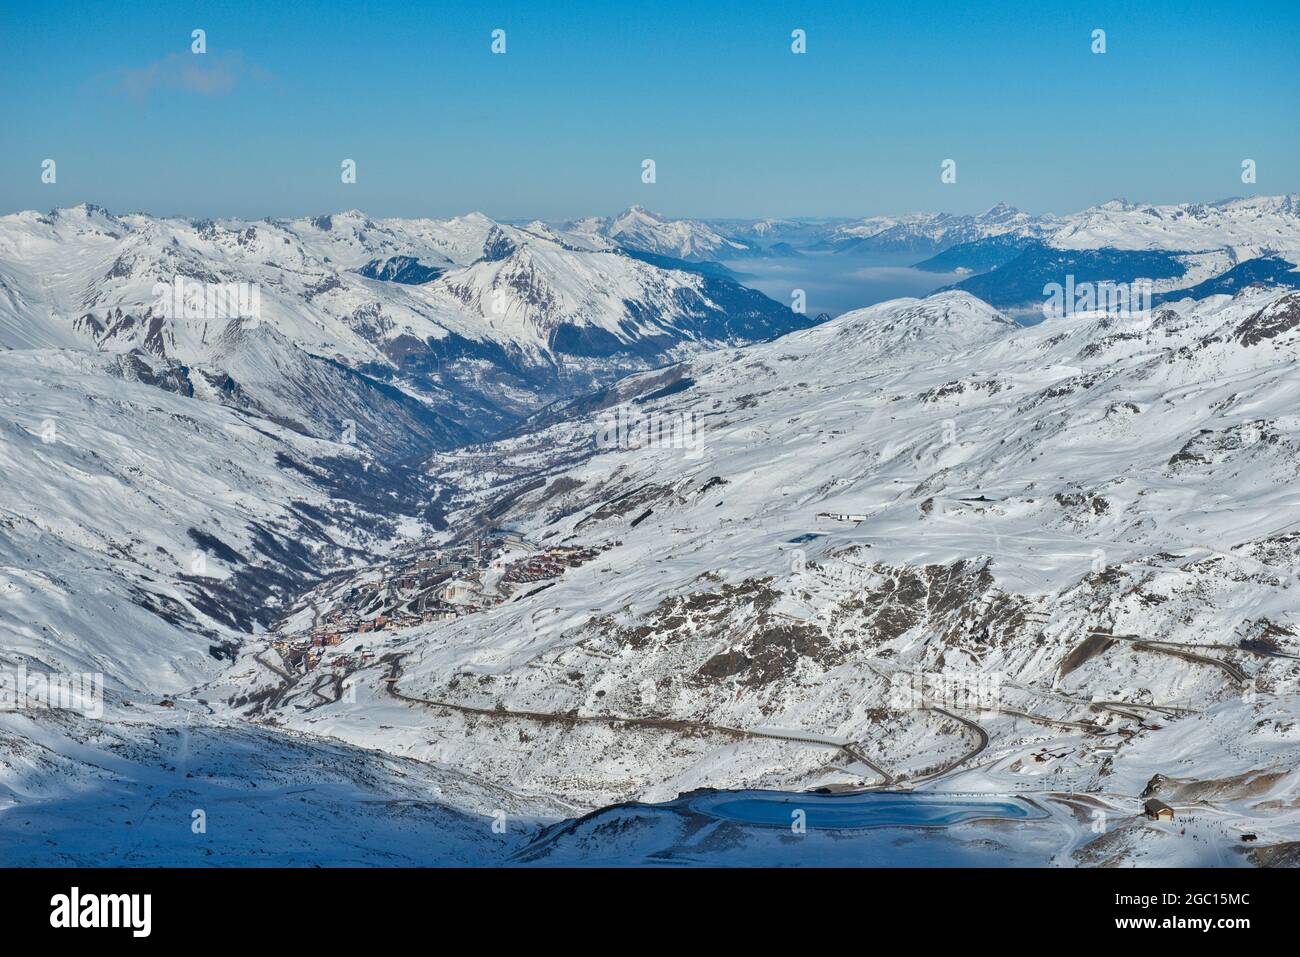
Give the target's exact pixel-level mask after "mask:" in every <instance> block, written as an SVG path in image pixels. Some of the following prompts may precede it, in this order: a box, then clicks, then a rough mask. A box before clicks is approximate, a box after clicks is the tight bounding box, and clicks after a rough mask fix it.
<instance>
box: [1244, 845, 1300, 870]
mask: <svg viewBox="0 0 1300 957" xmlns="http://www.w3.org/2000/svg"><path fill="white" fill-rule="evenodd" d="M1246 856H1247V857H1248V858H1250V862H1251V863H1252V864H1254V865H1255V866H1256V867H1300V841H1286V842H1284V843H1282V844H1268V845H1265V846H1264V847H1252V848H1251V849H1250V850H1249V851H1247V852H1246Z"/></svg>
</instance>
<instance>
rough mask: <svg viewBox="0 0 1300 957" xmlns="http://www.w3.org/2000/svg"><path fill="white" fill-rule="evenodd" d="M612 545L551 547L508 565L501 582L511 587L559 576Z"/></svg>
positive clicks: (583, 563)
mask: <svg viewBox="0 0 1300 957" xmlns="http://www.w3.org/2000/svg"><path fill="white" fill-rule="evenodd" d="M613 544H617V543H613ZM612 547H613V545H604V546H602V547H601V548H579V547H577V546H567V547H566V546H560V547H558V548H550V549H547V550H546V551H543V552H541V553H539V554H537V555H532V556H530V557H528V558H526V559H523V560H522V561H517V562H512V563H511V564H510V565H508V566H506V570H505V574H503V575H502V576H501V584H502V585H504V586H505V587H506V588H507V589H510V586H512V585H514V586H517V585H529V584H532V583H534V582H541V581H548V580H550V579H552V578H559V577H560V576H561V575H563V574H564V571H565V569H568V568H577V567H578V566H579V565H585V564H586V563H587V562H589V561H591V560H592V559H593V558H595V557H596V556H597V555H599V554H600V553H601V552H602V551H604V550H605V549H607V548H612Z"/></svg>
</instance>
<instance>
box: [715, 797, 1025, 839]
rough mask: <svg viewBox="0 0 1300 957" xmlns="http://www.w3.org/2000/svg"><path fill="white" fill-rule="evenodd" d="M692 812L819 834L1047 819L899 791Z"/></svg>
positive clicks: (720, 803) (1015, 804)
mask: <svg viewBox="0 0 1300 957" xmlns="http://www.w3.org/2000/svg"><path fill="white" fill-rule="evenodd" d="M689 807H690V809H691V810H693V811H697V812H699V813H701V814H707V815H708V816H710V817H715V818H720V819H722V820H726V821H734V822H736V823H739V824H758V825H764V826H770V827H790V826H791V824H792V822H794V821H795V820H797V815H798V814H799V812H801V811H802V812H803V815H804V816H803V821H804V823H805V824H806V825H807V826H808V827H809V828H815V829H829V830H835V829H855V828H867V827H948V826H950V825H953V824H961V823H964V822H966V821H983V820H1033V819H1041V818H1045V817H1046V816H1047V815H1046V814H1045V813H1044V812H1042V811H1040V810H1038V809H1037V808H1036V807H1034V806H1033V805H1032V804H1030V803H1029V802H1027V801H1024V800H1021V799H1019V798H1002V797H995V796H989V797H982V796H952V795H945V794H929V793H914V792H899V791H871V792H866V793H861V794H808V793H794V792H781V791H723V792H719V793H716V794H706V795H702V796H699V797H695V798H691V799H690V800H689Z"/></svg>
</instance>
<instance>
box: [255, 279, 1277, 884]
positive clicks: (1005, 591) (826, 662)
mask: <svg viewBox="0 0 1300 957" xmlns="http://www.w3.org/2000/svg"><path fill="white" fill-rule="evenodd" d="M1298 333H1300V297H1297V296H1295V295H1290V296H1279V295H1278V294H1277V293H1267V292H1263V291H1259V290H1248V291H1247V292H1245V293H1243V294H1241V295H1239V296H1238V297H1236V298H1234V299H1228V298H1227V297H1217V298H1214V299H1212V300H1206V301H1203V302H1201V303H1190V302H1188V303H1182V304H1179V305H1177V306H1174V307H1169V308H1165V309H1162V310H1161V311H1159V312H1158V314H1157V315H1156V316H1155V317H1154V318H1152V319H1150V320H1149V321H1146V322H1140V321H1139V322H1136V323H1134V322H1129V323H1124V322H1121V321H1118V320H1115V319H1113V318H1107V317H1104V316H1095V315H1094V316H1082V317H1075V318H1072V319H1069V320H1062V321H1059V322H1048V323H1043V324H1042V325H1040V326H1037V327H1034V328H1030V329H1025V328H1020V327H1018V326H1016V325H1015V324H1014V323H1011V322H1009V321H1007V320H1006V319H1005V318H1004V317H1003V316H1001V315H1000V314H999V313H997V312H996V311H995V310H992V309H991V308H989V307H987V306H986V305H984V304H983V303H981V302H979V301H978V300H975V299H974V298H972V297H969V296H966V295H964V294H961V293H946V294H941V295H936V296H933V297H931V298H929V299H926V300H919V301H918V300H902V301H898V302H894V303H886V304H882V305H880V306H876V307H873V308H871V309H867V310H861V311H858V312H855V313H849V314H846V315H845V316H842V317H840V318H838V319H836V320H834V321H832V322H830V323H827V324H825V325H823V326H820V327H818V328H815V329H811V330H807V331H805V332H801V333H797V334H794V335H792V336H788V337H786V338H784V339H782V340H779V341H777V342H774V343H770V344H765V345H760V346H755V347H751V348H749V349H744V350H737V351H726V352H722V353H718V354H716V355H712V356H706V357H702V358H700V359H697V360H694V361H692V362H691V363H689V364H688V365H687V366H685V367H684V368H683V369H682V370H681V371H680V373H679V374H678V377H677V379H676V382H677V383H678V384H679V386H680V384H681V383H685V385H684V386H682V387H678V388H674V389H669V388H665V386H664V381H665V380H664V377H663V376H662V375H657V376H642V377H640V378H639V379H633V380H629V381H627V382H625V383H622V384H621V385H620V389H619V391H618V394H617V395H616V396H613V397H611V400H610V401H611V402H621V403H622V409H623V411H624V412H625V413H626V414H628V415H630V416H632V415H650V414H652V413H654V414H660V415H662V416H665V417H667V418H666V419H665V420H662V421H671V420H673V418H674V417H680V416H694V421H695V422H696V424H697V426H698V429H699V433H698V434H699V435H701V436H702V443H700V444H699V445H696V446H692V447H687V448H681V447H670V446H662V445H660V446H656V445H650V446H642V447H639V448H625V449H618V450H610V449H606V448H602V447H600V446H599V445H598V443H597V441H596V437H597V436H598V435H600V434H601V433H602V432H607V431H608V419H607V418H605V419H604V420H602V417H608V416H609V415H611V414H616V413H617V409H616V408H614V407H610V408H606V409H603V410H590V409H589V410H588V411H587V417H586V418H583V419H580V420H574V421H569V422H562V423H557V424H555V425H552V426H550V427H549V428H547V429H546V430H544V431H543V432H540V433H536V434H530V435H525V436H520V437H518V438H516V439H511V440H509V441H506V442H502V443H498V444H496V445H492V446H484V447H478V448H475V449H468V450H464V451H460V452H454V453H448V454H443V455H440V456H438V457H436V459H435V462H434V464H433V468H434V470H435V471H436V472H437V474H438V475H439V476H440V478H441V479H443V480H445V481H448V482H451V483H453V484H454V485H456V486H457V487H458V488H459V489H460V490H461V491H460V493H459V497H458V498H457V500H456V501H455V502H454V503H453V512H452V513H451V516H450V518H451V522H452V527H453V531H454V530H455V529H457V528H461V529H470V528H473V527H475V526H476V525H477V527H480V528H481V527H482V523H483V522H484V521H490V522H491V523H494V524H504V525H509V526H513V527H515V528H517V529H519V531H520V533H521V534H522V535H524V536H525V537H526V538H527V539H530V540H532V541H535V542H538V543H540V544H541V545H543V546H546V545H548V544H565V545H587V546H608V550H606V551H605V552H603V553H602V555H601V556H600V558H598V559H597V560H595V561H592V562H589V563H587V564H584V565H582V566H581V567H579V568H574V569H570V570H568V571H567V572H565V573H564V574H563V576H561V577H560V578H558V579H557V580H556V581H554V582H553V583H552V584H551V586H550V587H548V588H546V589H545V590H542V591H539V592H538V593H536V594H535V595H530V596H526V597H520V598H519V599H517V600H512V601H507V602H505V603H504V604H500V605H497V606H496V607H492V608H488V609H486V610H484V611H481V612H477V613H474V614H470V615H466V616H463V617H461V618H458V619H456V620H455V621H449V622H443V623H438V624H435V625H426V626H421V627H417V628H413V629H409V630H405V631H401V632H397V633H393V634H389V635H383V636H381V637H380V638H379V641H380V650H381V651H383V652H384V653H392V654H398V655H401V656H402V657H401V658H400V667H399V671H398V677H399V680H400V687H401V692H402V694H403V695H406V696H407V699H408V700H393V699H392V698H391V697H390V696H389V694H388V691H387V689H386V686H385V683H384V682H383V678H384V677H385V676H387V675H391V674H393V672H392V670H391V668H392V666H391V663H388V664H384V665H382V666H380V665H376V666H375V667H374V668H373V669H371V670H370V671H367V672H363V673H362V674H363V676H364V680H363V682H362V683H363V685H364V686H365V690H364V692H363V693H362V694H361V695H359V698H358V703H356V704H348V703H338V704H335V705H332V706H330V705H323V706H322V707H321V708H320V709H319V710H318V711H317V712H315V713H313V716H312V719H311V721H312V725H313V726H316V727H321V726H326V727H328V728H329V729H330V733H331V734H334V735H337V736H340V737H343V738H344V739H346V740H358V741H360V740H364V741H367V742H370V743H372V744H377V745H379V746H381V747H386V748H388V747H392V748H399V749H401V750H402V752H403V753H411V754H416V755H420V756H422V757H425V758H428V759H432V760H439V761H446V762H450V763H453V764H455V765H456V766H458V767H464V768H468V769H472V770H473V771H475V773H479V774H482V775H484V776H485V777H488V778H489V779H491V780H496V781H498V782H499V783H508V784H509V786H511V787H515V788H522V789H525V790H537V791H545V792H548V793H555V794H560V795H563V796H564V797H565V798H566V799H568V800H572V801H577V802H580V803H583V804H586V805H588V806H598V805H600V804H603V803H609V802H612V801H615V800H623V799H628V798H638V799H649V800H663V799H667V798H671V797H673V796H674V795H676V794H677V793H679V792H681V791H685V790H689V789H690V788H694V787H700V786H713V787H783V788H792V787H794V788H801V787H810V786H815V785H833V784H862V783H873V782H874V783H877V784H878V783H881V782H882V780H884V775H882V774H881V773H880V772H879V771H878V770H877V769H883V770H884V772H885V774H887V775H888V776H889V778H890V779H892V780H894V781H895V782H903V783H911V784H913V785H915V786H926V782H927V781H929V780H930V778H931V777H932V776H933V775H934V774H936V773H939V772H944V771H945V769H948V770H947V774H946V777H945V778H944V781H945V783H946V784H947V785H948V786H955V787H958V788H961V787H966V788H969V789H972V790H978V791H993V792H998V793H1006V792H1017V791H1023V792H1027V793H1028V792H1033V793H1043V792H1045V791H1051V792H1058V791H1065V790H1078V791H1088V792H1090V793H1094V794H1096V795H1098V799H1099V800H1102V801H1103V804H1104V806H1105V807H1106V808H1107V809H1108V810H1107V811H1106V813H1107V814H1108V815H1109V816H1110V817H1109V820H1111V823H1112V825H1114V826H1115V827H1119V826H1120V823H1119V822H1126V823H1123V825H1122V826H1123V828H1124V829H1125V830H1124V834H1125V835H1127V834H1128V831H1129V830H1132V826H1131V822H1132V815H1133V814H1134V813H1135V811H1136V810H1137V809H1138V803H1139V802H1138V797H1139V793H1140V792H1141V790H1142V789H1143V787H1144V786H1145V784H1146V782H1147V780H1148V779H1149V778H1150V777H1151V776H1152V775H1153V774H1154V773H1156V772H1159V773H1163V774H1166V775H1169V776H1173V777H1177V778H1180V779H1191V780H1202V781H1209V780H1220V779H1227V778H1231V777H1233V776H1236V775H1242V774H1249V773H1253V772H1260V773H1263V774H1266V775H1271V777H1267V778H1266V780H1267V781H1268V782H1270V783H1268V784H1267V785H1266V786H1262V787H1261V788H1260V789H1258V791H1257V792H1251V794H1250V796H1249V798H1248V799H1243V798H1241V797H1234V798H1228V797H1225V798H1224V801H1225V802H1228V803H1225V804H1224V805H1223V807H1220V809H1219V811H1218V812H1216V813H1220V812H1221V813H1225V814H1226V813H1237V814H1243V815H1246V816H1248V817H1250V818H1251V819H1252V820H1253V821H1254V822H1255V824H1256V825H1260V822H1261V821H1263V822H1265V823H1268V825H1269V827H1271V828H1273V829H1274V833H1275V834H1276V835H1282V836H1286V835H1290V837H1289V839H1292V840H1293V839H1295V835H1296V833H1297V832H1296V828H1297V826H1298V825H1300V822H1298V821H1297V820H1295V816H1294V815H1293V814H1290V812H1286V811H1284V810H1283V809H1285V808H1286V807H1289V806H1291V804H1292V803H1293V802H1294V797H1295V794H1294V788H1295V782H1294V781H1293V780H1292V778H1291V777H1288V776H1287V775H1285V774H1282V775H1278V774H1275V772H1278V771H1285V770H1286V769H1287V768H1289V767H1291V764H1292V762H1291V758H1290V756H1291V755H1293V753H1294V747H1295V744H1296V735H1297V733H1300V732H1297V730H1296V729H1297V728H1298V727H1300V724H1297V721H1296V713H1297V708H1300V701H1298V700H1297V698H1296V688H1297V686H1296V680H1297V678H1298V677H1300V668H1298V667H1297V659H1296V657H1295V656H1297V655H1300V632H1298V631H1297V629H1298V628H1300V621H1297V619H1296V615H1297V605H1296V600H1295V592H1294V584H1293V583H1294V578H1295V573H1296V563H1297V560H1298V559H1300V555H1297V553H1296V543H1297V542H1300V538H1297V537H1296V533H1295V530H1296V527H1297V526H1300V511H1298V509H1300V501H1298V500H1297V498H1296V495H1295V493H1294V490H1293V475H1294V469H1295V462H1296V460H1297V456H1300V441H1298V440H1297V439H1296V438H1295V421H1294V416H1293V414H1292V410H1293V409H1294V407H1295V404H1296V398H1297V396H1296V386H1295V383H1294V377H1293V375H1292V373H1291V370H1292V369H1293V368H1294V363H1295V361H1296V358H1297V354H1296V353H1297V349H1300V335H1298ZM638 383H639V384H638ZM636 396H639V397H640V399H639V401H638V400H637V399H636V398H633V397H636ZM656 396H657V397H656ZM457 507H458V510H457ZM647 513H648V514H647ZM484 516H490V517H489V518H484ZM1092 632H1104V633H1106V634H1113V635H1115V636H1116V637H1115V638H1105V637H1093V636H1091V633H1092ZM1143 642H1156V643H1157V644H1155V645H1144V644H1143ZM1207 659H1209V660H1207ZM1216 662H1217V663H1216ZM244 670H245V672H246V673H247V674H248V675H249V676H250V677H252V680H253V682H254V685H256V684H257V683H258V681H259V680H261V678H264V676H261V677H259V676H256V669H255V668H253V667H252V666H251V665H250V666H246V667H245V669H244ZM911 676H915V680H918V681H920V682H921V683H922V686H923V689H924V694H923V696H922V699H921V703H922V705H923V706H922V707H919V708H918V707H907V706H899V705H897V703H896V702H895V701H894V699H893V695H894V694H895V692H896V691H897V686H896V682H897V681H898V680H899V679H900V678H902V679H905V680H909V681H910V680H913V679H912V677H911ZM980 681H984V682H985V683H986V684H985V685H979V682H980ZM990 682H991V683H992V687H994V688H995V689H996V701H995V702H994V703H992V704H989V703H987V702H984V701H983V699H979V701H977V702H976V703H975V704H974V705H972V703H971V699H970V698H968V697H967V698H963V696H962V695H961V694H955V695H954V694H953V692H952V689H953V688H954V687H956V688H958V689H960V688H964V687H965V688H969V687H971V686H976V685H978V686H980V687H986V686H987V685H988V683H990ZM950 697H954V698H955V700H951V701H950V700H949V698H950ZM417 698H418V699H424V700H427V701H432V702H447V703H451V704H455V705H457V706H460V707H467V708H479V709H486V710H487V712H493V713H496V714H497V717H495V718H484V717H474V716H472V715H469V714H467V713H464V712H456V711H454V710H446V709H442V710H440V709H439V708H437V707H433V706H427V707H425V708H423V709H421V708H420V706H419V705H418V704H415V703H412V701H411V700H409V699H417ZM372 709H381V710H380V713H402V712H403V711H405V712H408V713H409V712H410V711H411V710H413V709H414V710H415V711H416V712H417V713H419V714H420V715H421V720H422V721H423V722H429V723H431V727H432V728H433V729H435V730H436V733H435V734H430V732H429V725H421V726H420V727H418V728H410V727H408V728H405V729H401V730H394V731H393V732H392V733H391V734H384V735H378V736H376V735H373V733H371V732H366V731H362V730H360V729H359V727H358V725H357V724H356V723H355V722H356V716H358V715H360V714H371V713H373V712H372ZM519 711H522V712H528V713H530V714H542V715H546V714H552V715H556V716H566V715H569V716H573V718H577V719H582V720H580V721H579V722H578V723H573V718H564V719H563V720H561V719H559V718H556V719H553V720H546V719H535V718H534V719H526V718H511V717H510V716H509V713H510V712H519ZM283 716H284V719H285V720H287V721H289V722H291V723H297V721H298V719H296V718H295V717H294V715H292V714H291V713H289V712H288V711H285V712H283ZM602 716H609V717H610V718H619V719H654V720H661V721H668V722H675V724H671V725H669V726H666V727H659V728H655V727H639V726H636V725H626V724H624V725H620V724H619V723H618V722H617V721H612V722H611V721H605V720H602ZM963 719H964V721H963ZM566 722H569V723H566ZM964 722H965V723H964ZM976 725H977V726H978V728H979V731H980V733H981V734H984V735H987V736H988V743H987V746H985V747H981V746H980V741H979V736H978V735H977V734H976V730H975V726H976ZM303 726H304V727H306V725H303ZM719 728H722V729H740V730H741V731H744V732H746V733H747V734H750V735H751V736H749V737H746V736H744V735H742V736H741V737H739V738H737V737H735V736H733V735H729V734H727V733H723V732H722V731H719V730H716V729H719ZM711 729H714V730H711ZM353 735H357V736H358V737H355V738H354V737H353ZM518 735H526V736H527V737H526V740H527V742H528V746H527V748H526V749H523V750H519V749H517V748H513V747H507V743H508V742H511V741H515V740H517V736H518ZM1173 740H1178V741H1179V745H1178V755H1177V757H1176V758H1174V757H1170V756H1167V755H1165V753H1164V752H1162V750H1161V748H1162V744H1161V742H1171V741H1173ZM845 744H848V745H849V746H850V747H851V748H853V749H854V750H853V751H844V750H843V746H844V745H845ZM972 752H973V753H972ZM860 756H865V758H866V759H867V760H869V761H871V762H872V765H875V768H873V767H872V766H870V765H867V764H865V763H864V762H863V761H862V760H860V759H859V757H860ZM1228 791H1232V788H1231V787H1227V788H1226V789H1225V794H1226V793H1227V792H1228ZM1233 793H1236V792H1233ZM1270 802H1272V803H1271V804H1270ZM1270 807H1273V808H1274V809H1273V810H1269V808H1270ZM1225 808H1226V810H1225ZM1288 815H1289V816H1288ZM1084 820H1085V821H1086V820H1087V818H1086V816H1085V818H1084ZM1260 826H1262V825H1260ZM1135 833H1137V832H1135ZM1216 833H1218V832H1216ZM1223 833H1224V834H1228V832H1227V831H1224V832H1223ZM1142 834H1145V832H1142ZM1078 837H1079V845H1078V847H1073V846H1072V847H1071V849H1069V850H1068V852H1062V853H1064V854H1065V859H1066V860H1074V858H1073V856H1072V855H1073V854H1074V852H1075V851H1079V852H1080V853H1083V851H1082V848H1083V845H1084V843H1085V842H1086V841H1089V840H1091V837H1092V835H1090V834H1089V833H1087V832H1086V829H1085V828H1081V829H1080V834H1079V835H1078ZM1146 839H1147V838H1146V837H1142V838H1141V840H1146ZM1220 839H1222V840H1227V839H1228V838H1227V837H1223V836H1222V835H1220V837H1219V838H1216V840H1220ZM1136 840H1139V839H1138V838H1132V840H1130V837H1128V836H1123V835H1121V837H1120V838H1116V839H1115V842H1116V844H1117V845H1120V844H1122V847H1121V848H1119V849H1117V850H1114V852H1113V853H1115V854H1119V855H1122V854H1128V853H1131V852H1132V847H1134V846H1137V845H1134V844H1133V841H1136ZM1093 852H1097V853H1101V852H1100V851H1098V850H1097V849H1096V848H1094V849H1093ZM1093 852H1089V853H1093ZM1132 853H1136V852H1132ZM1103 856H1104V855H1103ZM1198 860H1199V858H1198Z"/></svg>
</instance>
